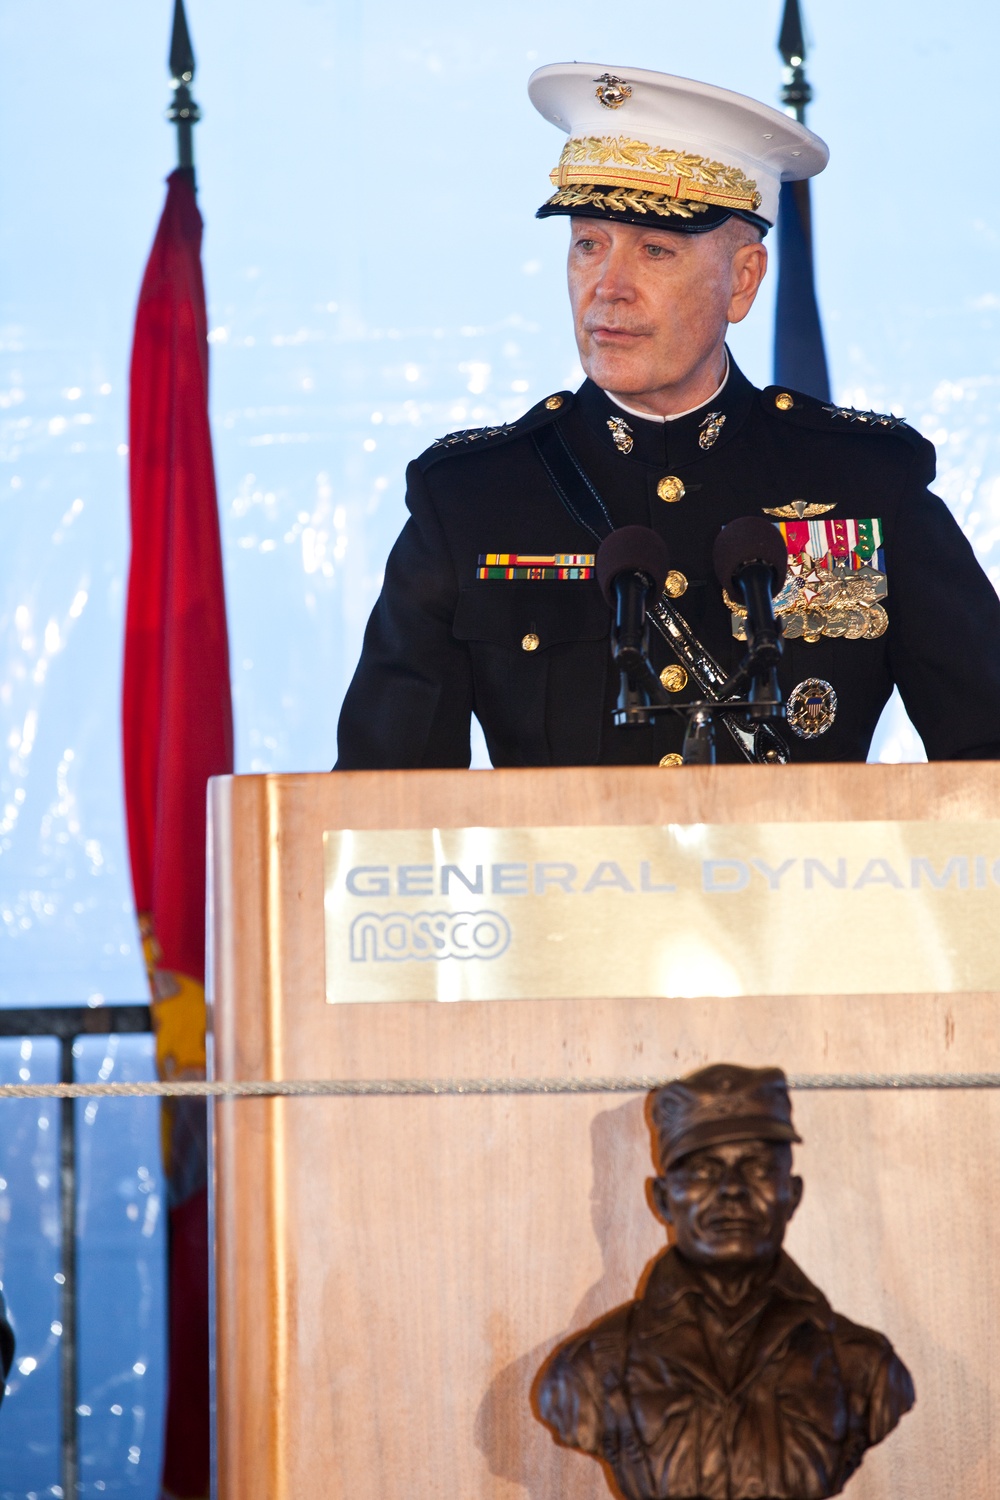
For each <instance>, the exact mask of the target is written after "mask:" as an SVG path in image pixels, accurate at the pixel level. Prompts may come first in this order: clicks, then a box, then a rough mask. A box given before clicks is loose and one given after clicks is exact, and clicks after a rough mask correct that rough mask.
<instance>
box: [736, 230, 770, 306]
mask: <svg viewBox="0 0 1000 1500" xmlns="http://www.w3.org/2000/svg"><path fill="white" fill-rule="evenodd" d="M766 272H767V250H766V248H765V247H764V246H763V245H762V244H760V242H759V241H758V240H754V241H753V243H752V244H749V245H741V246H740V247H739V249H738V250H737V251H736V253H735V254H734V256H733V260H732V289H731V292H730V298H729V308H728V311H727V317H728V319H729V322H730V323H742V322H743V319H744V318H745V317H746V315H747V313H748V312H749V311H750V309H751V307H753V304H754V298H755V297H756V296H757V293H758V291H759V290H760V284H761V282H762V281H763V280H764V276H765V274H766Z"/></svg>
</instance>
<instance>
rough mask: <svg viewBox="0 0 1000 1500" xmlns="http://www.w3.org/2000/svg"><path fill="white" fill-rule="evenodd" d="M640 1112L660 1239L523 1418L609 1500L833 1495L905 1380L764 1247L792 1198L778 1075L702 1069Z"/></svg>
mask: <svg viewBox="0 0 1000 1500" xmlns="http://www.w3.org/2000/svg"><path fill="white" fill-rule="evenodd" d="M650 1102H651V1108H650V1115H651V1119H652V1123H653V1126H654V1129H655V1131H656V1134H657V1139H658V1147H659V1155H660V1166H661V1175H660V1176H658V1177H657V1178H656V1179H655V1180H654V1183H653V1199H654V1202H655V1203H656V1207H657V1210H658V1212H659V1214H660V1216H661V1217H662V1218H663V1219H664V1221H665V1222H666V1223H667V1224H668V1225H669V1226H670V1227H671V1229H672V1240H673V1243H672V1245H671V1248H670V1249H668V1250H667V1251H666V1252H665V1254H663V1255H661V1256H660V1257H659V1259H658V1260H656V1261H655V1262H654V1264H653V1267H652V1270H651V1272H650V1275H649V1277H648V1280H647V1281H646V1285H645V1289H644V1291H643V1293H642V1295H641V1296H639V1297H637V1298H636V1299H635V1300H634V1301H633V1302H630V1303H627V1304H626V1305H625V1306H624V1307H620V1308H617V1309H615V1310H614V1311H613V1312H610V1313H608V1314H606V1315H605V1316H604V1317H603V1318H600V1319H598V1321H597V1322H596V1323H594V1324H593V1325H592V1326H591V1327H590V1328H589V1329H586V1330H585V1331H584V1332H582V1333H578V1334H575V1335H574V1336H573V1337H572V1338H570V1339H569V1340H568V1341H567V1342H566V1343H564V1344H563V1345H562V1346H561V1347H560V1348H558V1349H557V1350H556V1351H555V1353H554V1354H553V1355H552V1356H551V1357H550V1359H549V1360H548V1361H547V1363H546V1365H545V1367H544V1368H543V1370H542V1372H541V1378H540V1381H539V1385H538V1407H539V1412H540V1414H541V1416H542V1418H543V1420H544V1421H545V1422H547V1423H548V1424H549V1426H550V1427H551V1428H552V1429H553V1431H554V1433H555V1435H556V1437H557V1438H558V1439H559V1441H560V1442H562V1443H565V1444H566V1445H567V1446H569V1447H573V1448H579V1449H581V1450H582V1451H583V1452H585V1453H589V1454H592V1455H593V1456H594V1457H596V1458H600V1459H603V1460H604V1461H605V1462H606V1463H607V1464H608V1466H609V1467H610V1469H611V1471H612V1473H613V1475H614V1479H615V1482H616V1484H617V1486H618V1489H619V1490H620V1492H621V1494H622V1495H623V1496H625V1497H626V1500H667V1497H671V1500H672V1497H684V1500H822V1497H825V1496H828V1495H836V1494H839V1493H840V1491H841V1490H842V1489H843V1487H844V1485H845V1484H846V1482H847V1480H848V1479H849V1478H850V1476H851V1474H852V1473H853V1472H854V1471H855V1469H856V1468H857V1467H858V1465H859V1464H860V1462H861V1459H862V1457H863V1455H864V1453H865V1450H866V1449H867V1448H869V1447H871V1446H872V1445H873V1444H875V1443H879V1442H881V1441H882V1439H883V1438H884V1437H885V1436H886V1435H887V1434H888V1433H889V1432H891V1431H892V1429H893V1427H895V1425H896V1423H897V1422H898V1421H899V1419H900V1417H901V1416H902V1415H903V1414H904V1413H905V1412H906V1411H908V1410H909V1408H910V1407H911V1406H912V1405H913V1400H914V1395H913V1383H912V1381H911V1379H910V1376H909V1372H908V1371H907V1369H906V1367H905V1366H904V1365H903V1363H902V1361H901V1360H900V1359H899V1358H898V1356H897V1355H896V1353H895V1352H894V1350H893V1348H892V1346H891V1344H890V1343H889V1341H888V1339H886V1338H885V1337H884V1336H883V1335H882V1334H880V1333H876V1332H875V1331H874V1330H873V1329H870V1328H862V1327H860V1326H858V1325H857V1324H855V1323H852V1322H850V1321H849V1320H848V1319H847V1318H845V1317H843V1316H842V1315H841V1314H840V1313H835V1312H834V1311H833V1309H832V1308H831V1307H830V1304H829V1303H828V1302H827V1300H826V1298H825V1297H824V1296H823V1293H822V1292H821V1291H819V1290H818V1288H816V1287H814V1286H813V1285H812V1283H811V1282H810V1281H808V1280H807V1278H806V1277H805V1276H804V1275H803V1274H802V1272H801V1271H800V1270H799V1268H798V1266H796V1265H795V1263H794V1261H792V1260H791V1259H790V1257H789V1256H788V1255H786V1254H785V1253H784V1251H783V1250H782V1248H781V1245H782V1240H783V1238H784V1233H785V1228H786V1226H787V1224H788V1222H789V1220H790V1219H791V1217H792V1215H793V1214H794V1212H795V1210H796V1208H797V1207H798V1205H799V1202H800V1200H801V1197H802V1179H801V1178H800V1177H796V1176H794V1175H793V1173H792V1161H791V1143H792V1142H793V1141H798V1140H799V1136H798V1135H796V1133H795V1129H794V1126H793V1124H792V1114H791V1104H790V1101H789V1097H788V1089H787V1083H786V1080H785V1075H784V1073H782V1071H781V1070H780V1069H779V1068H743V1067H738V1066H736V1065H734V1064H730V1063H719V1064H716V1065H714V1066H712V1067H707V1068H702V1069H700V1070H699V1071H698V1072H696V1073H690V1074H688V1075H687V1076H686V1077H685V1078H680V1079H677V1080H675V1081H674V1082H673V1083H671V1084H668V1085H667V1086H666V1087H665V1088H662V1089H659V1090H658V1091H657V1092H656V1093H655V1094H653V1095H652V1096H651V1101H650Z"/></svg>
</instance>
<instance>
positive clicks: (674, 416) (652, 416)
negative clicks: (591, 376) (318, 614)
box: [604, 349, 729, 422]
mask: <svg viewBox="0 0 1000 1500" xmlns="http://www.w3.org/2000/svg"><path fill="white" fill-rule="evenodd" d="M728 379H729V350H728V349H727V350H726V373H725V374H724V375H723V377H722V384H721V385H720V386H719V389H718V390H717V391H713V392H712V394H711V395H710V396H709V397H708V400H707V401H699V402H698V405H697V406H689V407H688V409H687V411H675V412H671V413H670V416H669V417H659V416H657V415H656V413H655V412H651V411H636V409H635V407H634V406H626V405H625V402H624V401H619V399H618V397H617V396H613V395H612V394H611V392H610V391H605V392H604V394H605V395H606V396H607V398H608V400H609V401H613V402H614V403H615V405H616V406H620V407H621V409H622V411H627V412H628V414H629V416H630V417H639V418H640V420H641V421H643V422H677V421H679V420H680V418H681V417H689V416H690V415H691V413H692V412H695V411H701V409H702V407H703V406H711V404H712V402H713V401H715V400H716V399H717V398H718V397H719V396H721V395H722V392H723V391H724V390H725V387H726V381H727V380H728Z"/></svg>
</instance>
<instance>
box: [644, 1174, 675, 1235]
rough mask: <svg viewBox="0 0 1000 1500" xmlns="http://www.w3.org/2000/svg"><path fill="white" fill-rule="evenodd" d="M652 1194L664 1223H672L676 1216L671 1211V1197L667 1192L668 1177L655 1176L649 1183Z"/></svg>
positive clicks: (654, 1203)
mask: <svg viewBox="0 0 1000 1500" xmlns="http://www.w3.org/2000/svg"><path fill="white" fill-rule="evenodd" d="M649 1192H650V1196H651V1197H652V1200H653V1205H654V1207H655V1209H656V1212H657V1213H658V1214H659V1216H660V1218H661V1219H662V1220H663V1222H664V1224H672V1223H673V1222H674V1216H673V1214H672V1213H671V1212H670V1198H669V1196H668V1194H667V1179H666V1178H665V1177H654V1178H652V1180H651V1181H650V1184H649Z"/></svg>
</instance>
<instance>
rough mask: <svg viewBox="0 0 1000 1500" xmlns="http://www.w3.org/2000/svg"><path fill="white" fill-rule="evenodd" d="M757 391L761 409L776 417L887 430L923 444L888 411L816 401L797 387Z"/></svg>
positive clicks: (823, 426) (829, 428)
mask: <svg viewBox="0 0 1000 1500" xmlns="http://www.w3.org/2000/svg"><path fill="white" fill-rule="evenodd" d="M760 395H761V405H762V406H763V408H764V410H765V411H767V412H770V413H771V414H772V415H773V416H775V417H777V418H778V419H779V421H780V420H784V421H788V422H794V423H796V425H799V426H806V427H814V428H821V429H825V430H826V431H841V432H891V433H894V434H895V435H896V436H897V437H901V438H903V439H905V440H906V441H907V442H909V444H910V445H911V447H914V448H922V447H924V446H925V445H926V444H927V439H926V438H925V437H923V436H922V435H921V434H920V433H919V432H917V430H916V428H914V427H911V426H910V424H909V423H908V422H907V421H906V419H905V417H897V416H894V415H893V414H892V413H891V412H882V411H859V410H858V409H857V408H856V407H854V406H834V405H833V403H832V402H830V401H820V400H819V399H818V398H817V397H816V396H806V395H804V394H803V393H802V392H801V391H792V390H789V389H788V388H787V387H786V386H780V385H769V386H768V387H767V389H766V390H763V391H761V393H760Z"/></svg>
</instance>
